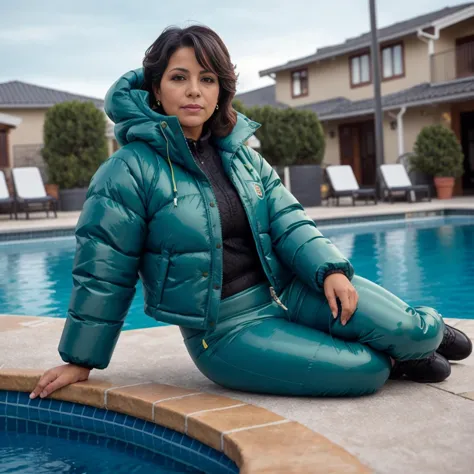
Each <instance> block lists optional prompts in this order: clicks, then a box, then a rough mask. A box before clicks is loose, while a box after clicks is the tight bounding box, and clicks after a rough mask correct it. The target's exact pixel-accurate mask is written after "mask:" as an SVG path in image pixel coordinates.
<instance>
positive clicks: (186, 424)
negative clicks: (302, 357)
mask: <svg viewBox="0 0 474 474" xmlns="http://www.w3.org/2000/svg"><path fill="white" fill-rule="evenodd" d="M41 374H42V371H40V370H24V369H3V370H0V390H9V391H18V392H26V393H29V392H31V390H32V389H33V388H34V386H35V385H36V383H37V381H38V380H39V378H40V376H41ZM51 398H52V399H55V400H62V401H67V402H73V403H80V404H83V405H89V406H92V407H95V408H102V409H108V410H112V411H116V412H119V413H123V414H126V415H131V416H134V417H136V418H140V419H143V420H146V421H151V422H154V423H157V424H159V425H161V426H164V427H167V428H170V429H173V430H175V431H178V432H180V433H183V434H186V435H187V436H189V437H191V438H194V439H197V440H198V441H200V442H201V443H204V444H206V445H208V446H210V447H212V448H214V449H216V450H218V451H221V452H224V453H225V454H226V455H227V456H228V457H229V458H230V459H232V460H233V461H234V462H235V463H236V464H237V466H238V467H239V469H240V472H241V473H242V474H257V473H258V474H263V473H272V474H276V473H285V474H296V473H298V474H300V473H301V474H303V473H304V474H308V473H315V474H316V473H329V472H331V473H354V474H355V473H357V474H359V473H369V472H372V471H371V470H370V469H369V468H367V467H366V466H364V465H363V464H362V463H361V462H360V461H359V460H358V459H357V458H356V457H355V456H353V455H352V454H350V453H349V452H348V451H346V450H345V449H344V448H342V447H341V446H339V445H337V444H335V443H333V442H331V441H330V440H328V439H327V438H326V437H324V436H322V435H320V434H318V433H315V432H314V431H312V430H310V429H309V428H306V427H305V426H303V425H302V424H300V423H297V422H294V421H291V420H287V419H285V418H284V417H281V416H279V415H277V414H275V413H273V412H271V411H269V410H266V409H264V408H261V407H258V406H255V405H251V404H247V403H243V402H241V401H239V400H237V399H232V398H228V397H223V396H218V395H213V394H209V393H205V392H199V391H193V390H189V389H185V388H181V387H176V386H172V385H164V384H156V383H140V384H132V385H124V384H123V383H122V384H114V383H113V381H111V380H100V379H95V378H94V379H90V380H88V381H87V382H80V383H77V384H74V385H71V386H69V387H66V388H64V389H61V390H58V391H57V392H56V393H54V394H53V395H52V397H51Z"/></svg>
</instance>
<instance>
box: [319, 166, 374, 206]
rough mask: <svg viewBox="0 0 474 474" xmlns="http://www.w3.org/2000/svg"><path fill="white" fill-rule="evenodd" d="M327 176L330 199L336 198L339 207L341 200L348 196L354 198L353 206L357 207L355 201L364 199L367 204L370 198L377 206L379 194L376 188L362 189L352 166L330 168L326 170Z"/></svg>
mask: <svg viewBox="0 0 474 474" xmlns="http://www.w3.org/2000/svg"><path fill="white" fill-rule="evenodd" d="M326 174H327V177H328V180H329V198H332V197H334V198H335V199H336V201H337V205H338V206H339V198H341V197H347V196H349V197H351V198H352V205H353V206H355V201H356V199H358V198H364V199H365V203H366V204H367V203H368V202H369V198H370V199H372V200H373V201H374V204H377V192H376V190H375V188H360V187H359V183H358V182H357V179H356V177H355V176H354V171H352V167H351V166H349V165H337V166H336V165H333V166H328V167H327V168H326ZM328 202H329V199H328Z"/></svg>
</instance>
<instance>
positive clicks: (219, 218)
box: [180, 127, 224, 349]
mask: <svg viewBox="0 0 474 474" xmlns="http://www.w3.org/2000/svg"><path fill="white" fill-rule="evenodd" d="M180 129H181V127H180ZM181 134H182V135H183V139H184V142H185V143H186V146H187V147H188V150H189V153H190V154H191V157H192V159H193V161H194V164H195V165H196V166H197V168H198V169H199V171H200V172H201V173H202V174H203V176H204V179H205V180H206V181H207V183H208V184H209V190H210V191H211V194H212V197H213V198H214V202H215V204H216V208H217V221H218V222H219V229H220V231H221V240H222V223H221V216H220V213H219V207H218V205H217V198H216V195H215V194H214V191H213V190H212V184H211V181H210V180H209V178H208V177H207V176H206V173H204V171H203V170H202V168H201V167H200V166H199V164H198V163H197V161H196V158H195V157H194V155H193V152H192V150H191V148H190V146H189V143H188V141H187V140H186V137H185V135H184V132H183V130H182V129H181ZM206 213H207V221H208V222H209V226H210V227H211V229H210V235H212V234H213V232H212V226H211V215H210V212H209V209H208V206H207V205H206ZM223 248H224V246H222V247H221V249H222V250H220V252H221V253H223ZM223 259H224V258H223V257H222V258H221V260H223ZM212 273H213V268H212V258H211V275H212ZM222 278H223V275H222V272H221V275H220V281H221V291H222ZM211 282H212V278H211ZM211 286H212V285H211ZM209 293H210V295H211V298H212V288H211V291H210V292H209ZM208 315H209V314H208ZM206 335H207V331H206V334H205V335H204V337H206ZM201 343H202V346H203V347H204V349H207V348H208V347H209V345H208V344H207V342H206V340H205V339H204V338H203V339H202V341H201Z"/></svg>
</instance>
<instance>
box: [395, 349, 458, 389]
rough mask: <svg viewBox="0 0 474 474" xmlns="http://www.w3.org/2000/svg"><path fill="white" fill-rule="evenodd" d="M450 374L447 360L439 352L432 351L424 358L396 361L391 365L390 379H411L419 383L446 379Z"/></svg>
mask: <svg viewBox="0 0 474 474" xmlns="http://www.w3.org/2000/svg"><path fill="white" fill-rule="evenodd" d="M450 375H451V366H450V365H449V362H448V361H447V360H446V359H445V358H444V357H443V356H442V355H440V354H437V353H436V352H434V353H433V354H432V355H431V356H429V357H427V358H426V359H414V360H404V361H397V362H395V365H394V366H393V367H392V371H391V373H390V378H391V379H392V380H397V379H398V380H399V379H403V380H411V381H412V382H420V383H437V382H442V381H443V380H446V379H447V378H448V377H449V376H450Z"/></svg>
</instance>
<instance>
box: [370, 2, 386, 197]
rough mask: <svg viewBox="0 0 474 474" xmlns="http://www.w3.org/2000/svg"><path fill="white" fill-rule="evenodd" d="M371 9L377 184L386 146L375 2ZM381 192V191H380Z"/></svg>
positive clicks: (371, 4) (371, 3) (372, 3)
mask: <svg viewBox="0 0 474 474" xmlns="http://www.w3.org/2000/svg"><path fill="white" fill-rule="evenodd" d="M369 9H370V30H371V37H372V45H371V48H370V55H371V57H372V77H373V79H374V99H375V149H376V163H377V173H376V176H377V178H376V179H377V182H378V168H379V166H380V165H383V164H384V163H385V158H384V145H383V112H382V95H381V91H380V51H379V42H378V38H377V12H376V6H375V0H369ZM379 191H380V189H379Z"/></svg>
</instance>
